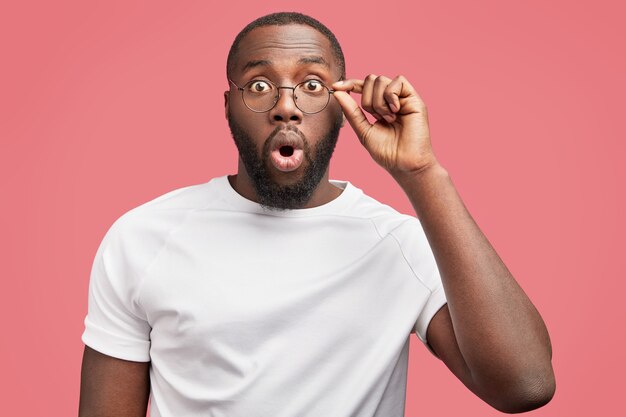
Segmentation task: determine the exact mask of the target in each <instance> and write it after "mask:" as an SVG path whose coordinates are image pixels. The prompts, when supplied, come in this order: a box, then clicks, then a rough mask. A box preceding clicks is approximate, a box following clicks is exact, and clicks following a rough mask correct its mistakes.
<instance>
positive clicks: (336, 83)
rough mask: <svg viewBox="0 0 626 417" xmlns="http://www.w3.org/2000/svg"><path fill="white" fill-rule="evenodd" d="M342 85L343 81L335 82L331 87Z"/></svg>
mask: <svg viewBox="0 0 626 417" xmlns="http://www.w3.org/2000/svg"><path fill="white" fill-rule="evenodd" d="M342 84H343V81H337V82H334V83H333V85H342Z"/></svg>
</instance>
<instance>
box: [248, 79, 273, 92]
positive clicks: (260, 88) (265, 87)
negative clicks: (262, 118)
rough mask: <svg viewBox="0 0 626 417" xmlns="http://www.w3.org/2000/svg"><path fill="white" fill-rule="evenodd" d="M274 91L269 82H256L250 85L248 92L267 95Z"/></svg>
mask: <svg viewBox="0 0 626 417" xmlns="http://www.w3.org/2000/svg"><path fill="white" fill-rule="evenodd" d="M271 89H272V85H271V84H270V83H268V82H267V81H262V80H256V81H251V82H250V83H248V90H250V91H251V92H252V93H266V92H268V91H270V90H271Z"/></svg>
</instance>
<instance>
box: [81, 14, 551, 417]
mask: <svg viewBox="0 0 626 417" xmlns="http://www.w3.org/2000/svg"><path fill="white" fill-rule="evenodd" d="M227 75H228V82H229V84H230V85H229V90H228V91H226V92H225V94H224V97H225V110H226V118H227V120H228V123H229V126H230V129H231V132H232V135H233V138H234V141H235V144H236V146H237V148H238V150H239V156H240V158H239V165H238V170H237V174H236V175H232V176H224V177H220V178H215V179H213V180H211V181H210V182H208V183H206V184H200V185H196V186H191V187H187V188H183V189H180V190H176V191H173V192H170V193H168V194H166V195H164V196H161V197H159V198H157V199H155V200H153V201H151V202H149V203H147V204H144V205H142V206H140V207H138V208H136V209H134V210H131V211H130V212H129V213H126V214H125V215H124V216H122V217H121V218H120V219H119V220H118V221H117V222H115V224H114V225H113V226H112V227H111V229H110V230H109V232H108V233H107V235H106V236H105V238H104V239H103V242H102V244H101V246H100V248H99V250H98V253H97V254H96V259H95V261H94V267H93V271H92V275H91V281H90V292H89V311H88V315H87V317H86V319H85V325H86V329H85V333H84V334H83V340H84V342H85V344H86V347H85V353H84V359H83V371H82V383H81V401H80V415H81V416H85V417H86V416H95V415H98V416H109V415H110V416H142V415H145V412H146V407H147V402H148V398H149V394H150V393H152V398H151V401H150V405H151V414H152V415H153V416H229V417H234V416H242V417H243V416H245V417H252V416H273V417H275V416H360V417H366V416H367V417H371V416H381V417H382V416H384V417H390V416H391V417H400V416H403V415H404V401H405V394H406V392H405V387H406V368H407V355H408V342H409V335H410V333H411V332H412V331H415V332H416V334H417V336H418V337H419V338H420V339H421V340H422V341H423V342H424V343H426V345H427V347H428V348H429V349H431V351H432V352H433V353H434V354H435V355H436V356H437V357H439V358H440V359H441V360H442V361H443V362H444V363H445V364H446V365H447V366H448V368H450V370H451V371H452V372H453V373H454V374H455V375H456V376H457V377H458V378H459V379H460V380H461V381H462V382H463V383H464V384H465V385H466V386H467V387H468V388H469V389H470V390H472V391H473V392H474V393H476V395H478V396H479V397H480V398H482V399H483V400H485V401H486V402H487V403H489V404H490V405H492V406H493V407H495V408H497V409H498V410H501V411H504V412H522V411H527V410H531V409H533V408H537V407H540V406H542V405H543V404H545V403H547V402H548V401H549V400H550V399H551V397H552V395H553V392H554V389H555V382H554V375H553V371H552V367H551V347H550V341H549V336H548V333H547V330H546V328H545V325H544V323H543V321H542V319H541V317H540V315H539V314H538V312H537V311H536V309H535V308H534V306H533V305H532V303H531V302H530V300H529V299H528V298H527V297H526V295H525V294H524V292H523V291H522V290H521V288H520V287H519V286H518V285H517V283H516V282H515V280H514V278H513V277H512V276H511V274H510V273H509V271H508V270H507V268H506V267H505V265H504V264H503V263H502V261H501V260H500V258H499V257H498V255H497V254H496V252H495V251H494V249H493V248H492V247H491V246H490V244H489V242H488V241H487V239H486V238H485V237H484V235H483V234H482V233H481V231H480V230H479V228H478V226H477V225H476V224H475V223H474V222H473V220H472V218H471V216H470V215H469V213H468V212H467V210H466V209H465V207H464V205H463V203H462V201H461V199H460V197H459V195H458V194H457V192H456V190H455V188H454V186H453V184H452V182H451V180H450V177H449V175H448V174H447V172H446V170H445V169H444V168H443V167H442V166H441V165H440V164H439V162H438V161H437V159H436V158H435V156H434V154H433V151H432V148H431V144H430V136H429V130H428V119H427V114H426V107H425V105H424V103H423V102H422V100H421V99H420V97H419V95H418V94H417V92H416V91H415V90H414V89H413V87H412V86H411V84H410V82H409V81H408V80H407V79H405V78H404V77H402V76H398V77H395V78H393V79H392V78H387V77H384V76H376V75H369V76H367V77H366V78H365V79H364V80H359V79H346V77H345V64H344V58H343V53H342V52H341V48H340V46H339V44H338V43H337V40H336V39H335V37H334V35H333V34H332V33H331V32H330V31H329V30H328V29H327V28H326V27H325V26H323V25H322V24H321V23H319V22H318V21H316V20H314V19H312V18H310V17H308V16H304V15H301V14H297V13H278V14H273V15H269V16H265V17H262V18H260V19H257V20H256V21H254V22H252V23H251V24H249V25H248V26H247V27H246V28H245V29H244V30H243V31H242V32H241V33H240V34H239V35H238V37H237V38H236V39H235V42H234V43H233V46H232V48H231V51H230V53H229V58H228V63H227ZM350 92H351V93H355V94H361V105H362V109H361V108H360V107H359V106H358V105H357V104H356V102H355V101H354V100H353V98H352V97H351V96H350V95H349V93H350ZM363 111H366V112H368V113H370V114H371V115H373V116H374V117H375V118H376V119H377V121H376V123H374V124H371V123H370V122H369V121H368V120H367V119H366V117H365V116H364V113H363ZM345 120H347V121H348V122H349V124H350V126H351V127H352V128H353V129H354V131H355V132H356V135H357V137H358V138H359V139H360V141H361V142H362V144H363V146H364V147H365V148H366V149H367V151H368V152H369V153H370V155H371V156H372V158H373V159H374V160H375V161H376V162H377V163H379V164H380V165H382V166H383V167H384V168H385V169H386V170H387V171H388V172H389V173H390V174H391V175H392V176H393V178H394V179H395V180H396V181H397V182H398V184H399V185H400V186H401V187H402V189H403V190H404V191H405V192H406V194H407V196H408V198H409V199H410V201H411V203H412V204H413V206H414V208H415V211H416V213H417V216H418V217H419V219H420V221H418V220H417V219H416V218H414V217H410V216H406V215H401V214H399V213H397V212H396V211H394V210H393V209H391V208H389V207H387V206H385V205H382V204H380V203H378V202H376V201H374V200H373V199H371V198H369V197H367V196H365V195H364V194H363V193H362V192H361V191H360V190H359V189H357V188H356V187H354V186H353V185H351V184H350V183H348V182H342V181H332V180H329V178H328V165H329V161H330V158H331V155H332V152H333V149H334V147H335V143H336V141H337V137H338V134H339V130H340V128H341V127H342V126H343V125H344V121H345Z"/></svg>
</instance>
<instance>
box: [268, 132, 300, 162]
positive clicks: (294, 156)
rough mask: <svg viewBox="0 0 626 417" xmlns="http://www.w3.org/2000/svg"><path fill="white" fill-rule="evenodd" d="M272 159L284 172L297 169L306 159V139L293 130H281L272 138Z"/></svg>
mask: <svg viewBox="0 0 626 417" xmlns="http://www.w3.org/2000/svg"><path fill="white" fill-rule="evenodd" d="M271 140H272V143H271V148H270V149H271V151H270V160H271V162H272V165H273V166H274V167H275V168H276V169H278V170H279V171H282V172H291V171H295V170H296V169H298V168H299V167H300V165H302V161H303V160H304V151H303V147H304V141H303V139H302V137H300V135H299V134H298V133H297V132H294V131H293V130H287V129H285V130H281V131H279V132H278V133H276V135H275V136H274V137H273V138H272V139H271Z"/></svg>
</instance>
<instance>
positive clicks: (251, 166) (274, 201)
mask: <svg viewBox="0 0 626 417" xmlns="http://www.w3.org/2000/svg"><path fill="white" fill-rule="evenodd" d="M341 122H342V118H341V117H339V118H336V119H335V120H334V122H333V124H332V125H331V126H330V128H329V129H328V131H327V132H326V133H325V134H324V136H323V137H322V139H321V140H320V141H319V143H318V144H317V145H316V146H315V148H314V149H312V148H311V146H310V145H309V142H308V140H307V138H306V137H305V136H304V134H303V133H302V132H300V130H298V129H297V128H295V127H293V128H292V127H288V129H289V130H293V131H294V132H296V133H297V134H298V135H299V136H300V137H301V138H302V140H303V142H304V146H303V152H304V161H303V162H304V163H306V166H305V168H304V172H303V174H302V176H301V178H300V179H298V180H297V181H296V182H295V183H293V184H287V185H281V184H278V183H277V182H276V181H274V179H273V178H272V177H271V175H270V173H269V170H268V166H270V165H271V163H270V162H269V160H270V153H271V149H270V143H271V139H272V138H273V137H274V135H276V134H277V133H278V132H279V131H280V130H282V129H284V127H282V128H281V127H280V126H278V127H276V129H274V131H272V133H271V134H270V135H269V136H268V138H267V139H266V140H265V142H264V144H263V149H262V152H261V156H259V152H258V150H257V147H256V145H255V144H254V140H253V139H252V138H251V137H250V135H248V134H247V133H246V132H245V131H244V130H243V129H242V127H241V125H239V124H238V123H237V122H236V121H235V120H233V118H232V117H231V116H230V115H229V116H228V126H229V127H230V132H231V135H232V136H233V139H234V141H235V145H236V146H237V149H238V150H239V157H240V158H241V160H242V161H243V164H244V166H245V168H246V172H247V173H248V177H250V179H251V181H252V186H253V187H254V190H255V191H256V195H257V198H258V200H259V201H258V202H259V204H260V205H261V206H263V208H265V209H267V210H275V211H283V210H293V209H298V208H302V207H303V206H304V205H305V204H306V203H307V202H308V201H309V200H310V198H311V196H312V195H313V192H314V191H315V189H316V188H317V186H318V185H319V183H320V181H321V180H322V177H324V174H325V173H326V170H327V169H328V164H329V163H330V158H331V157H332V155H333V151H334V150H335V145H336V144H337V138H338V137H339V131H340V129H341Z"/></svg>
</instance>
